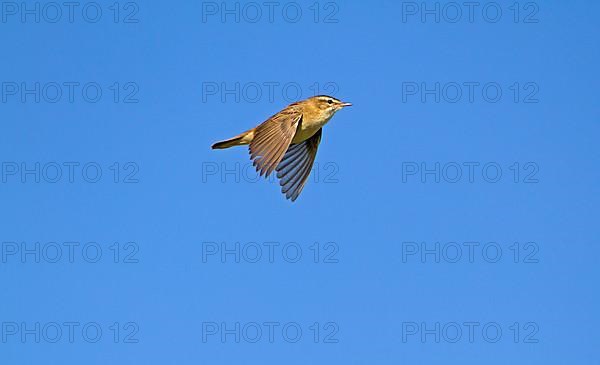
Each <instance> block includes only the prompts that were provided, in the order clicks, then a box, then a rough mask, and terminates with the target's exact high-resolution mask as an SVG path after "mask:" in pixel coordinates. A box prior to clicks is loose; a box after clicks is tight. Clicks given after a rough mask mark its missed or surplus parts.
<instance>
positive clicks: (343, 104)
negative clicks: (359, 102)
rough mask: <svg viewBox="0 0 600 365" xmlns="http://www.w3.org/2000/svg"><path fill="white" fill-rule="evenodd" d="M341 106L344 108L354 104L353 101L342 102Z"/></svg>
mask: <svg viewBox="0 0 600 365" xmlns="http://www.w3.org/2000/svg"><path fill="white" fill-rule="evenodd" d="M340 106H341V107H342V108H345V107H347V106H352V103H341V104H340Z"/></svg>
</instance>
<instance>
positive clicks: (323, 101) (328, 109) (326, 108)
mask: <svg viewBox="0 0 600 365" xmlns="http://www.w3.org/2000/svg"><path fill="white" fill-rule="evenodd" d="M304 103H306V106H307V107H308V108H309V109H311V110H313V111H315V112H318V113H320V114H323V115H324V116H326V117H331V116H333V114H335V113H336V112H337V111H339V110H341V109H343V108H345V107H347V106H351V105H352V104H351V103H345V102H343V101H341V100H338V99H336V98H334V97H333V96H328V95H318V96H313V97H312V98H308V99H306V100H305V101H304Z"/></svg>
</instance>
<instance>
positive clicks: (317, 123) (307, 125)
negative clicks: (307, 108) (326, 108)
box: [292, 116, 331, 143]
mask: <svg viewBox="0 0 600 365" xmlns="http://www.w3.org/2000/svg"><path fill="white" fill-rule="evenodd" d="M330 119H331V117H329V118H306V117H305V116H304V117H303V118H302V122H301V123H300V126H298V129H297V130H296V134H295V135H294V138H293V139H292V143H300V142H304V141H306V140H307V139H309V138H310V137H312V136H313V135H314V134H315V133H317V131H318V130H319V129H321V128H323V126H324V125H325V124H327V122H329V120H330Z"/></svg>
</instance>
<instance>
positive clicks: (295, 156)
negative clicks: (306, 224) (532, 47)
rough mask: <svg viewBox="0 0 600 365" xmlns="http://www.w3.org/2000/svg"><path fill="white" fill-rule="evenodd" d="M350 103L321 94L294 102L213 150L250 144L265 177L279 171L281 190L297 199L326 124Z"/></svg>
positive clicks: (258, 168)
mask: <svg viewBox="0 0 600 365" xmlns="http://www.w3.org/2000/svg"><path fill="white" fill-rule="evenodd" d="M350 105H352V104H350V103H344V102H341V101H340V100H338V99H336V98H334V97H331V96H327V95H319V96H314V97H312V98H308V99H306V100H302V101H298V102H296V103H293V104H290V105H288V106H287V107H285V108H284V109H283V110H281V111H280V112H279V113H277V114H275V115H273V116H272V117H270V118H269V119H267V120H266V121H264V122H263V123H262V124H260V125H259V126H258V127H256V128H253V129H250V130H248V131H246V132H244V133H242V134H239V135H237V136H235V137H233V138H230V139H228V140H225V141H221V142H217V143H215V144H213V145H212V148H213V149H223V148H229V147H233V146H243V145H250V147H249V149H250V159H252V160H253V165H254V166H255V167H256V171H257V172H259V173H260V175H261V176H263V175H264V176H269V175H270V174H271V173H272V172H273V171H277V178H279V183H280V185H281V192H282V193H284V194H285V197H286V198H287V199H291V200H292V201H295V200H296V199H297V198H298V196H299V195H300V193H301V192H302V189H304V185H306V181H307V179H308V176H309V175H310V171H311V169H312V165H313V163H314V162H315V157H316V156H317V149H318V147H319V142H321V135H322V134H323V130H322V128H323V126H324V125H325V124H327V122H329V120H330V119H331V117H333V115H334V114H335V113H336V112H337V111H339V110H341V109H342V108H344V107H346V106H350Z"/></svg>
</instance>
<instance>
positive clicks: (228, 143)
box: [212, 130, 254, 150]
mask: <svg viewBox="0 0 600 365" xmlns="http://www.w3.org/2000/svg"><path fill="white" fill-rule="evenodd" d="M253 137H254V132H253V131H252V130H249V131H247V132H244V133H242V134H240V135H238V136H235V137H233V138H229V139H226V140H224V141H219V142H216V143H215V144H213V145H212V149H213V150H217V149H219V150H220V149H224V148H229V147H234V146H243V145H246V144H249V143H250V142H251V141H252V138H253Z"/></svg>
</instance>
